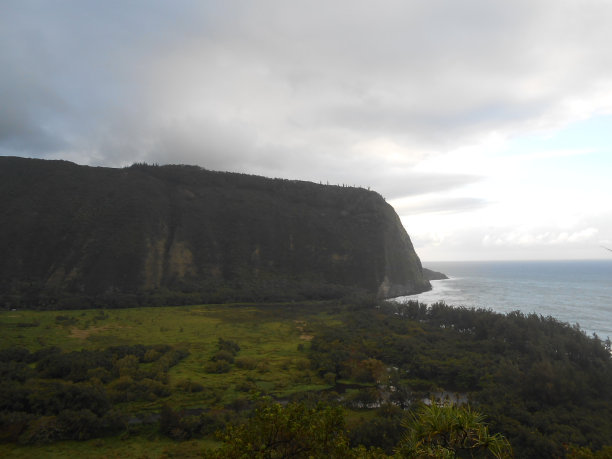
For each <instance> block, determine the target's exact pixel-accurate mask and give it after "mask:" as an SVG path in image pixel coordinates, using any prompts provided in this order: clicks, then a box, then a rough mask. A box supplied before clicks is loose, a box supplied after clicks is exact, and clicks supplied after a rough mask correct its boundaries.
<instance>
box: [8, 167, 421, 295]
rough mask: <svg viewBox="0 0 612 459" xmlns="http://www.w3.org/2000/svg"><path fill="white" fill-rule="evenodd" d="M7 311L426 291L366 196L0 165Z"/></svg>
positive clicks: (382, 213) (380, 204)
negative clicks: (18, 307) (355, 292)
mask: <svg viewBox="0 0 612 459" xmlns="http://www.w3.org/2000/svg"><path fill="white" fill-rule="evenodd" d="M0 202H2V205H1V207H0V218H1V220H2V225H1V226H0V251H1V253H2V255H3V256H2V257H1V259H0V279H1V280H0V282H1V284H0V296H1V301H2V303H3V304H4V305H5V307H15V306H21V307H23V306H27V307H54V306H63V307H66V306H68V307H70V306H75V307H77V306H78V307H83V306H96V305H98V304H106V305H109V304H110V305H113V304H114V305H117V306H129V305H138V304H177V303H195V302H205V301H236V300H246V299H248V300H255V301H257V300H269V299H277V300H278V299H287V300H289V299H297V298H326V297H334V296H339V295H344V294H346V293H348V292H351V291H355V290H360V291H365V292H370V293H373V294H377V295H378V296H380V297H388V296H394V295H400V294H407V293H413V292H419V291H423V290H427V289H428V288H430V287H429V282H428V281H427V280H426V279H424V277H423V274H422V268H421V263H420V261H419V259H418V257H417V255H416V253H415V252H414V249H413V247H412V244H411V242H410V239H409V237H408V235H407V234H406V231H405V230H404V228H403V227H402V225H401V222H400V220H399V218H398V217H397V215H396V214H395V211H394V210H393V208H392V207H391V206H389V205H388V204H387V203H386V202H385V201H384V199H383V198H382V197H381V196H380V195H378V194H377V193H374V192H370V191H366V190H364V189H360V188H346V187H338V186H324V185H317V184H314V183H309V182H301V181H288V180H281V179H268V178H263V177H257V176H250V175H244V174H233V173H222V172H212V171H207V170H203V169H201V168H198V167H193V166H161V167H158V166H147V165H135V166H132V167H129V168H125V169H111V168H94V167H85V166H78V165H75V164H72V163H69V162H66V161H43V160H34V159H23V158H9V157H4V158H0Z"/></svg>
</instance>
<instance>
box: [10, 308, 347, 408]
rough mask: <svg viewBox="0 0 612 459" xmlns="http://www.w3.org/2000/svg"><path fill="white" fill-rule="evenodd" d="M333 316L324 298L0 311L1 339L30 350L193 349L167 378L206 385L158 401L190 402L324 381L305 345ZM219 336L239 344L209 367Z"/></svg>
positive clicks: (288, 390) (283, 392)
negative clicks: (215, 370)
mask: <svg viewBox="0 0 612 459" xmlns="http://www.w3.org/2000/svg"><path fill="white" fill-rule="evenodd" d="M335 320H337V317H335V314H334V313H333V311H332V309H331V308H330V306H329V305H328V304H321V303H300V304H293V303H291V304H273V305H252V304H233V305H199V306H189V307H157V308H134V309H113V310H104V311H103V310H73V311H22V310H19V311H3V312H0V335H1V336H2V339H1V342H0V347H2V348H5V347H9V346H23V347H26V348H28V349H30V350H32V351H33V350H36V349H39V348H41V347H44V346H58V347H60V348H61V349H63V350H64V351H78V350H81V349H101V348H106V347H109V346H115V345H120V344H125V345H134V344H144V345H155V344H169V345H179V346H181V347H185V348H186V349H187V350H188V351H189V353H190V354H189V356H188V357H187V358H185V359H184V360H183V361H181V362H180V363H179V364H178V365H176V366H175V367H173V368H172V369H171V370H170V372H169V376H170V382H171V384H172V385H177V384H181V383H184V382H185V381H190V382H193V383H197V384H201V385H202V386H203V387H204V390H203V391H201V392H193V393H190V392H187V391H182V390H175V391H173V394H172V395H171V396H170V397H169V398H167V399H164V400H163V401H164V402H168V403H171V404H172V405H174V406H176V407H195V406H202V405H204V404H205V405H211V404H225V403H230V402H232V401H233V400H235V399H236V398H240V397H245V396H246V395H247V394H248V392H249V391H250V390H252V389H256V390H259V391H261V392H266V393H270V394H273V395H277V396H288V395H290V394H292V393H295V392H300V391H306V390H312V389H317V388H321V387H325V384H324V383H323V381H321V380H320V379H319V378H318V377H317V376H316V375H315V374H314V373H313V372H312V371H311V370H310V363H309V360H308V359H307V358H306V355H305V353H304V349H307V348H308V345H309V341H310V339H311V337H312V335H313V333H315V330H316V328H317V326H318V324H320V323H321V322H323V321H325V322H326V323H330V322H334V321H335ZM219 338H223V339H225V340H232V341H235V342H237V343H238V344H239V345H240V352H239V353H238V355H237V358H236V362H235V364H233V365H232V368H231V371H229V372H227V373H221V374H212V373H207V372H206V371H205V367H206V364H207V363H208V362H209V361H210V359H211V357H212V355H213V354H214V353H215V352H216V351H217V342H218V339H219ZM300 345H301V346H300ZM298 347H300V348H302V350H301V351H300V350H298ZM160 403H161V401H158V402H154V403H133V404H131V405H130V406H129V407H126V408H129V409H130V410H147V409H152V410H156V409H159V406H160Z"/></svg>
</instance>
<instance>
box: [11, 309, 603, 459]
mask: <svg viewBox="0 0 612 459" xmlns="http://www.w3.org/2000/svg"><path fill="white" fill-rule="evenodd" d="M0 331H1V332H2V334H3V336H4V340H3V347H2V349H0V385H1V388H2V389H1V390H0V432H1V434H0V435H1V437H0V440H1V441H2V444H0V454H3V455H6V454H8V453H11V454H12V455H14V456H15V457H20V456H19V454H22V456H21V457H27V456H28V455H32V454H35V452H36V451H38V450H37V448H41V447H43V446H44V447H45V448H65V447H67V446H62V445H71V446H70V448H77V450H80V451H81V453H82V451H84V450H85V451H87V452H88V453H87V454H90V453H92V454H93V451H94V450H95V449H100V448H99V447H100V445H102V444H106V443H100V442H109V444H113V443H112V442H113V441H114V440H113V439H122V440H121V441H122V442H123V443H124V444H127V443H130V444H132V445H134V444H140V445H142V444H144V443H146V444H148V445H149V450H148V453H147V457H172V455H173V454H174V455H180V456H182V457H208V456H214V457H243V456H244V457H247V456H251V457H255V453H254V450H249V449H248V448H258V449H257V451H258V452H257V454H260V456H259V457H289V455H288V454H289V453H288V451H293V453H295V456H294V457H309V455H311V456H312V455H314V456H315V457H323V456H322V455H321V454H322V453H320V451H322V450H321V448H324V449H326V450H327V451H332V449H333V450H334V451H336V453H334V454H336V457H390V456H394V457H427V456H426V455H425V454H430V453H431V454H432V456H430V457H510V456H511V455H514V457H585V458H588V457H610V456H609V454H610V452H611V451H612V441H611V439H612V419H611V418H610V415H609V414H610V412H612V387H611V386H610V384H609V381H610V380H612V359H611V354H610V341H609V339H607V340H605V341H602V340H601V339H599V338H598V337H596V336H593V337H589V336H587V335H586V334H585V333H584V332H582V331H581V330H580V329H579V328H578V327H577V326H571V325H569V324H566V323H561V322H558V321H557V320H555V319H554V318H551V317H542V316H538V315H536V314H527V315H525V314H523V313H520V312H513V313H510V314H507V315H502V314H498V313H494V312H492V311H490V310H484V309H479V310H475V309H467V308H461V307H451V306H447V305H445V304H443V303H437V304H433V305H431V306H427V305H425V304H422V303H418V302H409V303H405V304H400V303H396V302H379V301H376V300H374V299H371V298H368V297H360V298H357V297H351V298H345V299H343V300H334V301H326V302H303V303H284V304H259V305H209V306H190V307H176V308H152V309H151V308H149V309H144V308H136V309H128V310H112V311H107V312H105V311H99V310H97V311H96V310H88V311H4V312H2V313H1V314H0ZM433 418H435V419H437V420H438V421H439V420H440V419H447V421H445V422H447V424H445V425H447V428H448V429H449V430H448V431H449V432H451V431H452V428H451V427H448V426H453V425H456V422H455V421H452V422H451V421H448V419H455V420H456V419H462V420H463V421H462V422H464V424H461V425H464V426H469V428H468V427H465V428H464V430H462V432H463V434H462V435H463V436H462V437H461V438H462V440H461V442H459V440H457V438H458V437H457V436H456V435H455V434H451V433H449V434H448V436H438V437H436V438H433V439H432V437H431V435H429V434H428V433H427V432H425V433H423V426H425V425H427V422H429V421H426V420H427V419H430V420H431V419H433ZM300 419H301V420H302V421H300ZM309 419H310V420H311V421H308V420H309ZM313 419H317V420H320V422H319V421H317V422H314V421H312V420H313ZM453 422H455V424H453ZM270 429H273V431H274V432H275V435H278V436H279V437H278V440H279V441H278V442H272V443H269V442H268V443H265V442H264V443H262V442H261V439H262V438H264V437H265V438H268V437H269V435H270V432H271V430H270ZM419 435H421V436H420V437H419ZM453 435H454V436H453ZM281 437H282V438H281ZM423 438H428V439H429V440H428V442H424V440H423ZM442 438H444V439H445V440H444V441H443V440H442ZM449 438H452V439H454V440H453V441H452V442H450V443H445V442H446V441H447V440H448V439H449ZM475 438H479V439H481V440H482V439H483V438H486V439H488V440H487V441H484V442H483V441H480V443H479V442H477V441H476V440H474V439H475ZM164 439H165V440H164ZM281 440H282V441H281ZM470 441H471V442H472V443H470ZM500 441H501V443H500ZM71 442H72V443H71ZM74 442H76V443H74ZM92 442H98V443H92ZM156 442H157V443H156ZM159 442H161V443H159ZM453 442H454V443H453ZM504 442H506V443H504ZM158 443H159V444H163V445H164V446H163V447H161V449H160V451H158V452H154V446H153V445H155V444H158ZM94 444H96V445H98V447H95V446H93V445H94ZM417 444H418V445H420V446H419V447H423V448H424V447H425V446H426V447H427V448H429V449H428V450H427V451H429V453H426V451H425V450H417V449H415V446H414V445H417ZM500 444H501V445H502V446H501V447H499V448H498V449H497V450H496V449H495V448H494V447H493V445H498V446H499V445H500ZM241 445H242V446H241ZM254 445H258V446H254ZM322 445H323V446H322ZM423 445H425V446H423ZM504 445H506V446H504ZM332 446H333V448H332ZM79 448H80V449H79ZM83 448H84V449H83ZM241 448H242V449H241ZM245 448H246V449H245ZM282 448H285V449H282ZM287 448H288V449H287ZM334 448H335V449H334ZM64 451H65V450H64ZM111 451H112V450H111ZM283 451H284V453H283ZM300 451H301V452H300ZM317 451H319V452H318V453H317ZM418 451H420V453H419V452H418ZM106 453H107V454H108V453H109V451H106ZM293 453H291V454H293ZM114 454H117V453H116V452H115V453H114ZM444 454H447V456H444ZM122 455H125V454H122ZM241 455H242V456H241ZM317 455H319V456H317ZM424 455H425V456H424ZM91 457H94V456H91ZM100 457H103V456H100ZM329 457H332V456H329Z"/></svg>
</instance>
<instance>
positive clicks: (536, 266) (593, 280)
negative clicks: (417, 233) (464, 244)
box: [398, 260, 612, 339]
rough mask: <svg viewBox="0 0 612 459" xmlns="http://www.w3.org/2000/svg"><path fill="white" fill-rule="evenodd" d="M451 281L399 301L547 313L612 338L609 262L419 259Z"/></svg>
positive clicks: (401, 298)
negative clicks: (429, 260)
mask: <svg viewBox="0 0 612 459" xmlns="http://www.w3.org/2000/svg"><path fill="white" fill-rule="evenodd" d="M423 266H424V267H426V268H429V269H432V270H434V271H439V272H442V273H444V274H446V275H447V276H448V277H449V278H450V279H447V280H440V281H432V283H431V284H432V287H433V289H432V290H431V291H429V292H425V293H421V294H418V295H411V296H405V297H399V298H398V300H399V301H405V300H418V301H420V302H423V303H427V304H433V303H436V302H438V301H444V302H445V303H446V304H448V305H454V306H466V307H474V308H484V309H491V310H493V311H496V312H501V313H507V312H511V311H516V310H519V311H521V312H523V313H525V314H529V313H536V314H538V315H543V316H552V317H554V318H556V319H557V320H559V321H562V322H568V323H570V324H572V325H575V324H578V325H579V326H580V328H581V329H582V330H583V331H585V332H586V333H587V334H588V335H589V336H590V335H592V334H593V333H596V334H597V335H598V336H599V338H601V339H606V338H607V337H610V338H612V260H589V261H586V260H584V261H501V262H500V261H495V262H493V261H487V262H480V261H479V262H476V261H473V262H430V263H427V262H424V263H423Z"/></svg>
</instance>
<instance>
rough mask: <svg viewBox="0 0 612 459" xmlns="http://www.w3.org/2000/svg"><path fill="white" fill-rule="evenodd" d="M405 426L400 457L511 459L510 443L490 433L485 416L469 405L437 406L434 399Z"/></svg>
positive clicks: (501, 436) (500, 436)
mask: <svg viewBox="0 0 612 459" xmlns="http://www.w3.org/2000/svg"><path fill="white" fill-rule="evenodd" d="M403 425H404V427H406V428H407V432H406V434H405V436H404V438H403V439H402V441H401V442H400V444H399V447H398V449H397V453H398V456H399V457H406V458H414V457H418V458H461V457H495V458H498V459H500V458H509V457H512V448H511V447H510V443H509V442H508V440H506V438H505V437H504V436H503V435H501V434H499V433H497V434H491V433H490V432H489V429H488V427H487V425H486V424H485V423H484V416H483V415H482V414H480V413H478V412H477V411H473V410H472V409H471V408H470V407H468V406H465V407H464V406H459V405H455V404H445V405H438V404H437V403H435V402H434V401H433V400H432V402H431V404H430V405H423V406H421V407H420V408H419V409H418V410H417V412H416V413H415V414H414V415H413V416H412V417H411V418H410V419H408V420H407V421H405V422H404V423H403Z"/></svg>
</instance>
